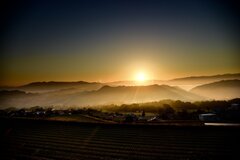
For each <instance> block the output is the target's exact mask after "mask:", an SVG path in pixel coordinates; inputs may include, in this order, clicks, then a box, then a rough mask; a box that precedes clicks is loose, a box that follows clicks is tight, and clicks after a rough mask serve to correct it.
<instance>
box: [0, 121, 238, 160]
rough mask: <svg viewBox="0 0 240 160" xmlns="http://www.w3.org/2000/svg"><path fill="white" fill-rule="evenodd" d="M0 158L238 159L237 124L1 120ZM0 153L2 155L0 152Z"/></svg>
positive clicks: (73, 159)
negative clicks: (136, 123)
mask: <svg viewBox="0 0 240 160" xmlns="http://www.w3.org/2000/svg"><path fill="white" fill-rule="evenodd" d="M0 123H1V134H2V135H1V145H2V146H3V148H2V149H1V150H2V152H1V154H2V155H1V157H3V159H43V160H48V159H66V160H69V159H71V160H75V159H107V160H111V159H118V160H120V159H186V160H187V159H193V160H196V159H204V160H205V159H228V160H229V159H239V158H240V157H239V153H240V152H239V151H240V150H239V136H240V129H239V128H238V127H210V126H195V127H193V126H189V127H186V126H184V127H181V126H150V125H117V124H88V123H72V122H56V121H50V122H48V121H36V120H35V121H33V120H6V119H3V120H1V122H0ZM1 159H2V158H1Z"/></svg>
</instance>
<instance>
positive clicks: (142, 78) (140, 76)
mask: <svg viewBox="0 0 240 160" xmlns="http://www.w3.org/2000/svg"><path fill="white" fill-rule="evenodd" d="M145 80H146V75H145V74H144V73H143V72H139V73H138V74H137V75H136V81H138V82H144V81H145Z"/></svg>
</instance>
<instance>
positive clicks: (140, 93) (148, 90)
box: [0, 85, 202, 107]
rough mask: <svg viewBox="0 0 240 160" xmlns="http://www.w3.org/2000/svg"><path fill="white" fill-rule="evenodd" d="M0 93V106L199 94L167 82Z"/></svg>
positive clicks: (83, 103)
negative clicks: (166, 83)
mask: <svg viewBox="0 0 240 160" xmlns="http://www.w3.org/2000/svg"><path fill="white" fill-rule="evenodd" d="M7 92H9V93H8V95H11V96H6V93H4V94H1V92H0V99H2V101H0V107H19V106H22V107H32V106H37V105H38V106H79V107H81V106H89V105H90V106H91V105H105V104H123V103H141V102H150V101H159V100H163V99H173V100H185V101H195V100H200V99H202V97H200V96H197V95H195V94H194V93H190V92H187V91H185V90H183V89H181V88H178V87H171V86H167V85H150V86H117V87H112V86H103V87H101V88H100V89H98V90H93V91H83V92H75V93H65V92H61V91H56V92H48V93H41V94H40V93H39V94H26V93H24V92H22V91H20V92H21V94H22V96H19V94H18V93H17V94H16V95H15V92H16V91H7Z"/></svg>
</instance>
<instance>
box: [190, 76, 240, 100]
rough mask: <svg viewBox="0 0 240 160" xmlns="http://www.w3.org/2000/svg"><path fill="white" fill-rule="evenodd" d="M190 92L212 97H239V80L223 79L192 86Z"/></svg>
mask: <svg viewBox="0 0 240 160" xmlns="http://www.w3.org/2000/svg"><path fill="white" fill-rule="evenodd" d="M191 92H192V93H195V94H198V95H201V96H205V97H209V98H212V99H232V98H240V80H223V81H218V82H214V83H210V84H205V85H201V86H198V87H195V88H193V89H192V90H191Z"/></svg>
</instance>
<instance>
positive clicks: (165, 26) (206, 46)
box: [0, 0, 240, 85]
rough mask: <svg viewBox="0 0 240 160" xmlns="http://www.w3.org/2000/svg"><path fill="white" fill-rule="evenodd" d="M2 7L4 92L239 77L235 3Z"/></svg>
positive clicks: (118, 0) (143, 0)
mask: <svg viewBox="0 0 240 160" xmlns="http://www.w3.org/2000/svg"><path fill="white" fill-rule="evenodd" d="M2 6H3V10H2V12H3V13H2V15H3V23H4V25H3V29H2V31H1V32H2V33H1V34H2V35H3V36H1V57H0V58H1V60H0V61H1V64H0V65H1V70H0V74H1V78H0V85H20V84H24V83H28V82H32V81H51V80H53V81H79V80H85V81H101V82H107V81H118V80H133V79H134V76H135V75H136V74H137V73H138V72H144V73H145V74H146V75H147V78H148V79H163V80H164V79H171V78H176V77H182V76H195V75H212V74H223V73H237V72H240V63H239V58H240V56H239V51H240V49H239V37H240V36H239V28H240V21H239V13H238V12H237V11H238V10H239V5H238V4H237V1H221V0H201V1H200V0H199V1H197V0H185V1H184V0H183V1H178V0H166V1H164V0H162V1H160V0H159V1H158V0H82V1H81V0H78V1H77V0H75V1H74V0H66V1H61V0H58V1H55V0H51V1H47V0H28V1H27V0H22V1H21V2H20V1H11V0H10V1H6V3H3V5H2Z"/></svg>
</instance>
